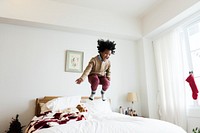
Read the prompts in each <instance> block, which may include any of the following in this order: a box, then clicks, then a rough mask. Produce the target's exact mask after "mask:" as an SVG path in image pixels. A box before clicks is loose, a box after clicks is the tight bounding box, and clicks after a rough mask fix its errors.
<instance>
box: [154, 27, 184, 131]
mask: <svg viewBox="0 0 200 133" xmlns="http://www.w3.org/2000/svg"><path fill="white" fill-rule="evenodd" d="M182 40H184V39H183V38H181V34H180V31H179V30H173V31H170V32H168V33H165V34H164V35H162V36H161V37H159V38H158V39H156V40H155V41H153V47H154V52H155V62H156V69H157V78H158V93H159V94H158V108H159V115H160V119H161V120H165V121H168V122H171V123H174V124H176V125H179V126H181V127H183V128H184V129H186V125H187V124H186V123H187V119H186V118H187V117H186V98H185V76H184V60H183V56H184V54H183V48H182V46H183V44H182Z"/></svg>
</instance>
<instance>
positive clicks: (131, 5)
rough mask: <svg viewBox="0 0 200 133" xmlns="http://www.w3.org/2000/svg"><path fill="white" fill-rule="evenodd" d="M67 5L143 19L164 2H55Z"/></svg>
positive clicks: (107, 0)
mask: <svg viewBox="0 0 200 133" xmlns="http://www.w3.org/2000/svg"><path fill="white" fill-rule="evenodd" d="M53 1H57V2H62V3H66V4H72V5H76V6H82V7H87V8H92V9H98V10H104V11H108V12H112V13H117V14H121V15H125V16H129V17H130V16H131V17H142V16H143V15H145V13H147V12H148V11H150V10H151V9H153V8H154V7H156V6H157V5H158V4H160V3H161V2H163V1H164V0H53Z"/></svg>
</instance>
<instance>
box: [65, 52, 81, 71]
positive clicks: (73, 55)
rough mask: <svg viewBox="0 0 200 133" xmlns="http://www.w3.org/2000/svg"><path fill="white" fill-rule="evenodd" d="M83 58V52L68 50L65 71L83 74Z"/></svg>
mask: <svg viewBox="0 0 200 133" xmlns="http://www.w3.org/2000/svg"><path fill="white" fill-rule="evenodd" d="M83 57H84V53H83V52H82V51H73V50H67V51H66V61H65V71H66V72H77V73H81V72H82V71H83Z"/></svg>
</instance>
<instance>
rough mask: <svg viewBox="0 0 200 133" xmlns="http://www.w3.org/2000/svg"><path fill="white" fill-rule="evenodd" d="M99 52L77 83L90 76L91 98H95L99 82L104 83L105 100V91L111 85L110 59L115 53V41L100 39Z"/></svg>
mask: <svg viewBox="0 0 200 133" xmlns="http://www.w3.org/2000/svg"><path fill="white" fill-rule="evenodd" d="M97 42H98V46H97V49H98V53H99V55H97V56H95V57H93V58H92V59H91V60H90V61H89V63H88V66H87V67H86V68H85V70H84V72H83V74H82V76H81V77H80V78H78V79H77V80H76V83H77V84H80V83H81V82H83V81H84V79H85V78H86V77H87V76H88V81H89V83H90V84H91V95H90V97H89V99H90V100H93V99H94V95H95V93H96V90H97V87H98V85H99V84H101V85H102V90H101V96H102V100H103V101H105V100H106V98H105V95H104V94H105V91H106V90H107V89H108V87H109V86H110V73H111V71H110V67H111V63H110V61H109V60H108V59H109V57H110V55H111V54H114V53H115V51H114V50H115V45H116V44H115V42H114V41H109V40H106V41H104V40H103V39H99V40H98V41H97Z"/></svg>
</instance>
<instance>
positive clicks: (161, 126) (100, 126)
mask: <svg viewBox="0 0 200 133" xmlns="http://www.w3.org/2000/svg"><path fill="white" fill-rule="evenodd" d="M85 117H86V120H82V121H73V122H69V123H67V124H63V125H57V126H54V127H50V128H45V129H40V130H37V131H35V132H34V133H147V132H148V133H186V132H185V131H184V130H183V129H182V128H181V127H179V126H176V125H174V124H171V123H168V122H165V121H160V120H156V119H149V118H143V117H131V116H126V115H123V114H119V113H115V112H110V113H106V114H102V113H93V114H87V115H85Z"/></svg>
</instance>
